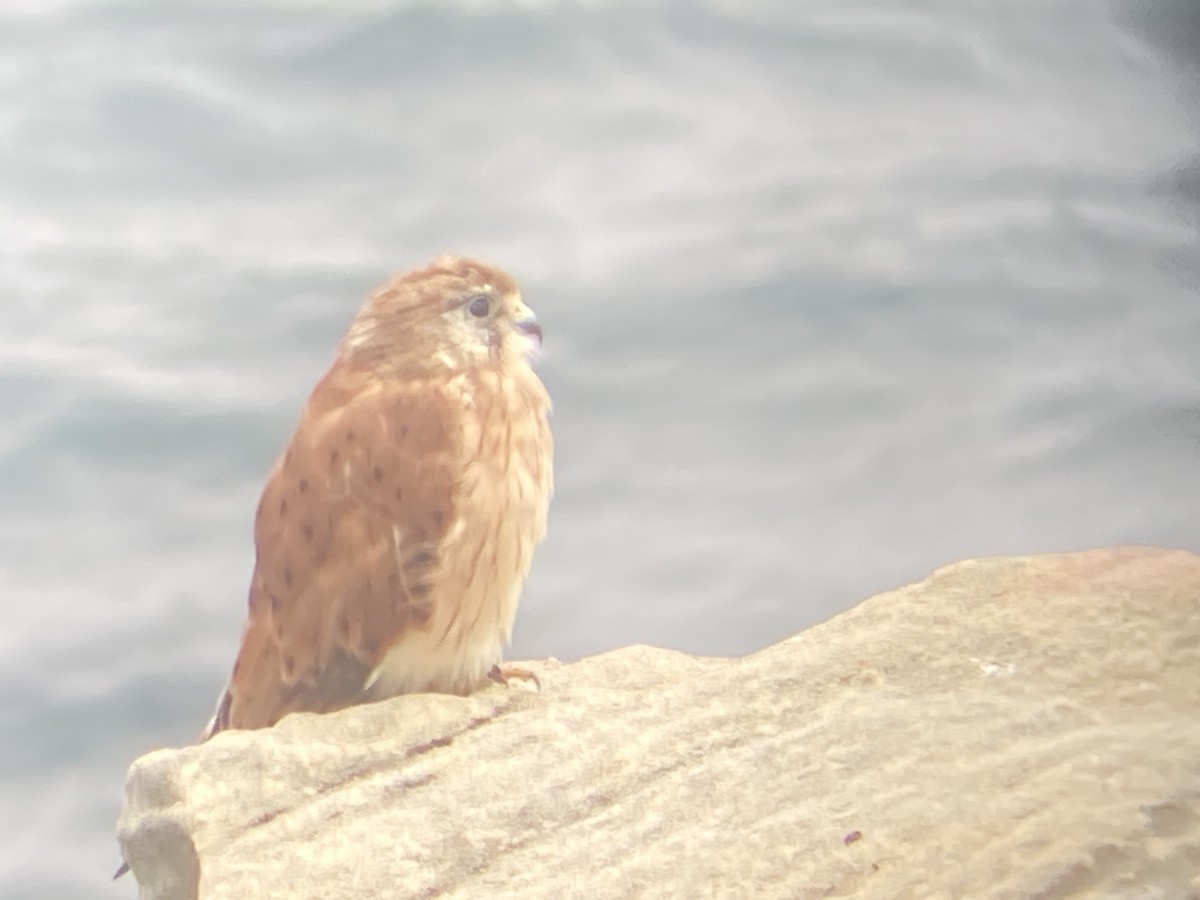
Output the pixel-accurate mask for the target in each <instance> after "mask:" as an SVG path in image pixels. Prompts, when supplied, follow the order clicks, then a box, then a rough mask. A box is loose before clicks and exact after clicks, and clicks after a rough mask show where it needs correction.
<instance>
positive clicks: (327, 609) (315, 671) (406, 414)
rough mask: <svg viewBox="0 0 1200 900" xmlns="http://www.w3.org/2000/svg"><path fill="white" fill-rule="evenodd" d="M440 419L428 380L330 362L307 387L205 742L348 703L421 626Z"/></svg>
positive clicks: (450, 443)
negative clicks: (236, 646) (345, 368)
mask: <svg viewBox="0 0 1200 900" xmlns="http://www.w3.org/2000/svg"><path fill="white" fill-rule="evenodd" d="M453 423H454V416H453V413H452V410H451V407H450V405H449V404H448V403H447V402H446V398H445V395H444V394H442V393H441V392H439V390H438V386H437V384H436V383H433V382H428V381H419V382H402V381H398V382H391V383H381V382H380V381H379V380H378V379H371V378H367V377H365V376H358V377H356V376H355V373H354V372H350V373H346V372H339V371H338V370H337V369H335V370H333V371H331V372H330V374H329V375H328V376H326V378H325V380H323V381H322V383H321V384H319V385H318V386H317V388H316V390H314V392H313V396H312V398H311V399H310V401H309V405H308V408H307V409H306V412H305V415H304V418H303V419H302V420H301V422H300V425H299V426H298V427H297V429H296V432H295V434H294V435H293V437H292V441H291V443H290V445H289V447H288V449H287V451H286V453H285V454H284V456H283V458H282V459H280V461H279V462H278V463H277V464H276V467H275V469H274V470H273V471H272V473H271V475H270V477H269V479H268V481H267V485H266V487H265V489H264V491H263V495H262V500H261V502H260V504H259V509H258V515H257V518H256V520H255V546H256V549H257V561H256V564H255V569H254V576H253V579H252V581H251V585H250V609H249V615H248V617H247V621H246V625H245V629H244V632H243V636H242V644H241V648H240V650H239V652H238V657H237V662H236V664H235V665H234V669H233V675H232V677H231V679H230V682H229V686H228V688H227V690H226V692H225V695H224V696H223V698H222V701H221V703H220V705H219V706H218V710H217V715H216V717H215V718H214V720H213V722H212V723H210V726H209V730H208V733H207V736H211V734H212V733H215V732H216V731H219V730H221V729H222V728H225V727H233V728H259V727H265V726H269V725H272V724H274V723H275V722H276V721H278V720H279V719H280V718H282V717H283V716H284V715H285V714H287V713H289V712H294V711H298V710H307V711H318V712H321V711H328V710H332V709H338V708H340V707H343V706H347V705H350V704H352V703H355V702H358V701H361V700H362V699H363V691H364V687H365V686H366V682H367V679H368V677H369V675H370V673H371V672H372V671H373V670H374V668H375V666H376V665H377V664H378V663H379V662H380V660H381V659H382V657H383V655H384V654H385V653H386V651H387V650H388V648H389V647H390V646H391V645H392V644H393V643H394V642H395V641H396V640H397V639H398V638H399V637H400V635H401V634H403V633H404V632H405V631H407V630H409V629H422V628H427V627H429V625H430V621H431V619H432V612H433V610H432V603H433V602H434V594H433V592H432V590H431V586H432V584H431V583H432V579H434V578H435V577H436V573H437V568H438V559H437V552H436V551H437V547H438V545H439V541H440V539H441V537H442V535H443V534H444V533H445V531H446V529H447V528H448V527H449V526H450V525H451V523H452V521H453V515H454V510H453V508H452V506H453V502H454V486H455V484H456V478H455V473H456V469H457V466H456V460H455V450H456V446H457V433H456V431H455V428H454V427H453Z"/></svg>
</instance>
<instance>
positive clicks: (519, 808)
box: [119, 548, 1200, 900]
mask: <svg viewBox="0 0 1200 900" xmlns="http://www.w3.org/2000/svg"><path fill="white" fill-rule="evenodd" d="M535 668H537V669H538V671H539V674H540V675H541V679H542V685H543V688H542V691H541V693H531V692H528V691H525V690H522V689H521V688H520V687H509V688H500V687H496V688H489V689H488V690H486V691H483V692H481V693H479V694H477V695H475V696H473V697H469V698H460V697H449V696H409V697H402V698H398V699H396V700H392V701H388V702H385V703H380V704H376V705H372V706H364V707H358V708H356V709H352V710H348V711H345V712H342V713H338V714H334V715H329V716H314V715H297V716H292V717H289V718H288V719H286V720H284V721H283V722H282V723H280V724H279V725H278V726H277V727H275V728H273V729H270V730H268V731H261V732H243V733H225V734H221V735H219V736H218V737H217V738H215V739H214V740H213V741H211V742H210V743H208V744H205V745H203V746H198V747H189V748H185V749H182V750H163V751H159V752H155V753H151V754H149V755H147V756H145V757H143V758H142V759H140V760H138V761H137V762H135V763H134V765H133V767H132V769H131V770H130V773H129V778H128V785H127V794H128V799H127V803H126V806H125V809H124V811H123V813H122V816H121V820H120V823H119V832H120V837H121V842H122V845H123V848H124V852H125V854H126V857H127V858H128V859H129V860H130V862H131V863H132V865H133V871H134V873H135V875H136V876H137V878H138V879H139V882H140V884H141V886H142V887H141V896H143V897H147V898H149V897H154V898H168V897H169V898H177V897H178V898H182V897H194V896H196V895H197V890H198V891H199V895H200V896H201V897H204V898H205V900H222V898H236V900H243V898H257V897H289V898H322V900H336V898H347V900H349V898H354V900H362V898H385V897H386V898H397V897H434V896H449V897H488V898H493V897H494V898H504V897H513V898H517V897H519V898H522V900H530V898H562V897H588V898H608V897H614V898H616V897H670V898H676V897H679V898H683V897H686V898H694V897H734V898H736V897H829V896H834V897H845V896H858V897H880V898H885V897H886V898H893V897H926V896H935V897H964V898H965V897H1068V896H1096V897H1163V898H1176V897H1189V896H1190V897H1196V896H1200V874H1198V873H1200V557H1196V556H1194V555H1192V554H1189V553H1185V552H1181V551H1165V550H1155V549H1146V548H1117V549H1108V550H1096V551H1090V552H1086V553H1075V554H1067V555H1056V556H1039V557H1030V558H1015V559H986V560H976V561H971V562H963V563H959V564H957V565H953V566H949V567H947V568H944V569H942V570H940V571H938V572H936V573H934V575H933V576H932V577H930V578H929V579H928V580H927V581H925V582H923V583H921V584H918V585H914V586H911V587H906V588H902V589H901V590H898V591H893V592H891V593H888V594H882V595H880V596H878V597H874V598H872V599H870V600H868V601H866V602H864V603H862V604H861V605H859V606H858V607H856V608H854V609H852V610H850V611H848V612H846V613H844V614H842V615H839V616H837V617H835V618H834V619H833V620H831V621H829V622H827V623H825V624H823V625H820V626H817V627H814V628H811V629H809V630H807V631H805V632H803V633H801V634H799V635H797V636H795V637H793V638H791V639H790V640H787V641H784V642H783V643H781V644H777V645H775V646H773V647H769V648H767V649H766V650H763V651H761V652H759V653H755V654H753V655H751V656H748V657H746V658H743V659H736V660H726V659H698V658H694V657H690V656H686V655H683V654H680V653H674V652H668V651H665V650H655V649H650V648H647V647H629V648H626V649H623V650H617V651H614V652H612V653H608V654H605V655H603V656H599V657H594V658H591V659H586V660H583V661H581V662H578V663H575V664H572V665H567V666H556V665H554V664H535Z"/></svg>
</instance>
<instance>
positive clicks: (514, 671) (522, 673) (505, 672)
mask: <svg viewBox="0 0 1200 900" xmlns="http://www.w3.org/2000/svg"><path fill="white" fill-rule="evenodd" d="M488 678H490V679H492V681H494V682H496V683H497V684H503V685H507V684H508V682H509V680H510V679H513V678H519V679H520V680H522V681H532V682H533V683H534V684H535V685H536V686H537V689H538V690H539V691H540V690H541V689H542V682H541V679H539V678H538V677H537V675H536V674H534V673H533V672H532V671H530V670H529V669H524V668H522V667H521V666H501V665H495V666H492V670H491V671H490V672H488Z"/></svg>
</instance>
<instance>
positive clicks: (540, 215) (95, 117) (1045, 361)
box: [0, 0, 1200, 900]
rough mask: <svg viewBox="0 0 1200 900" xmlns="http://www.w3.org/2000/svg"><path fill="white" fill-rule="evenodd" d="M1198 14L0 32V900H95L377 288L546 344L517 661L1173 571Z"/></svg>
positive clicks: (1196, 172) (194, 711)
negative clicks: (492, 315)
mask: <svg viewBox="0 0 1200 900" xmlns="http://www.w3.org/2000/svg"><path fill="white" fill-rule="evenodd" d="M1198 46H1200V14H1198V13H1197V7H1196V5H1194V4H1189V3H1187V2H1183V0H1178V2H1172V0H1159V2H1149V0H1147V2H1143V3H1132V2H1129V3H1111V2H1103V0H1037V2H1034V0H976V2H972V0H894V2H889V0H694V2H682V0H679V2H655V0H642V2H624V0H593V2H566V0H560V2H555V0H541V2H500V0H494V2H486V0H479V2H456V0H438V2H411V0H410V2H399V3H382V2H348V0H342V2H339V3H318V2H307V3H305V2H298V0H297V2H285V0H248V2H239V3H232V2H219V3H212V2H201V0H189V2H165V0H164V2H79V0H27V2H16V0H9V2H7V3H5V4H3V6H0V101H2V102H0V597H2V602H3V607H2V609H3V619H2V623H3V626H2V628H0V896H3V897H5V898H9V900H24V898H39V900H41V898H56V900H59V898H85V897H88V898H90V897H132V896H134V885H133V883H132V882H131V881H130V880H128V879H127V880H125V881H123V882H120V883H118V884H115V885H113V884H110V883H109V882H108V878H109V876H110V875H111V874H112V871H113V869H114V867H115V865H116V863H117V861H118V851H117V846H116V842H115V836H114V820H115V818H116V815H117V812H118V810H119V808H120V803H121V799H122V792H123V781H124V775H125V771H126V768H127V766H128V764H129V763H130V761H131V760H133V759H134V758H135V757H137V756H138V755H140V754H142V753H144V752H146V751H149V750H151V749H154V748H157V747H162V746H179V745H183V744H186V743H188V742H190V741H192V740H193V739H194V738H195V736H196V734H197V732H198V730H199V728H200V727H201V725H202V724H203V722H204V721H205V720H206V718H207V717H208V715H209V713H210V711H211V708H212V704H213V702H214V700H215V697H216V693H217V691H218V689H219V688H220V686H221V684H222V682H223V680H224V678H225V677H226V675H227V673H228V670H229V667H230V665H231V663H232V660H233V654H234V651H235V648H236V642H237V638H238V632H239V628H240V625H241V621H242V617H243V613H244V610H245V602H246V584H247V579H248V575H249V572H250V568H251V565H252V561H253V548H252V545H251V541H250V525H251V518H252V516H253V512H254V507H255V503H256V501H257V497H258V492H259V490H260V489H261V486H262V482H263V478H264V475H265V473H266V472H267V469H268V468H269V466H270V464H271V463H272V461H273V459H274V457H275V455H276V454H277V453H278V452H279V451H280V449H281V447H282V445H283V443H284V441H285V440H286V438H287V436H288V433H289V431H290V429H291V427H292V425H293V424H294V422H295V419H296V416H297V413H298V411H299V409H300V405H301V404H302V402H303V400H304V398H305V396H306V395H307V393H308V391H309V389H310V388H311V387H312V384H313V383H314V381H315V380H316V378H317V377H318V376H319V375H320V374H321V372H322V371H323V370H324V368H325V367H326V366H327V365H328V363H329V361H330V359H331V354H332V351H333V347H334V345H335V343H336V342H337V340H338V338H339V337H340V335H341V334H342V332H343V330H344V328H345V326H346V324H347V322H348V321H349V318H350V316H351V315H352V314H353V311H354V310H355V308H356V307H357V304H358V303H359V301H360V300H361V299H362V297H363V296H364V294H365V293H366V292H367V291H369V290H370V289H371V288H372V287H374V286H376V285H377V284H379V283H380V282H381V281H383V280H384V279H385V278H387V277H388V276H389V275H390V274H391V273H393V272H396V271H399V270H403V269H407V268H410V267H412V266H415V265H418V264H421V263H423V262H424V261H426V260H427V259H428V258H429V257H431V256H432V255H434V254H435V253H439V252H443V251H454V252H460V253H465V254H469V255H474V256H478V257H481V258H483V259H486V260H490V261H492V262H494V263H497V264H499V265H501V266H503V267H504V268H506V269H508V270H509V271H511V272H512V273H513V274H514V275H515V276H516V277H517V278H518V279H519V280H520V282H521V283H522V285H523V287H524V293H525V297H526V299H527V301H528V302H529V303H530V305H532V306H533V307H534V308H535V309H536V310H537V311H538V313H539V315H540V317H541V319H542V321H543V324H544V327H545V332H546V350H547V352H546V355H545V358H544V360H543V362H542V364H541V371H542V375H543V377H544V380H545V382H546V383H547V385H548V387H549V389H550V391H551V393H552V395H553V397H554V402H555V408H556V412H555V419H554V423H555V429H556V436H557V457H556V460H557V476H558V493H557V496H556V498H555V501H554V505H553V508H552V514H551V528H550V535H549V538H548V539H547V541H546V543H545V544H544V545H543V547H542V549H541V551H540V553H539V554H538V556H537V559H536V561H535V565H534V572H533V575H532V577H531V579H530V582H529V584H528V589H527V591H526V594H525V596H524V599H523V601H522V603H521V607H520V613H519V615H518V619H517V624H516V632H515V638H514V646H513V648H512V653H511V655H512V656H513V657H517V658H522V657H524V658H529V657H545V656H557V657H559V658H560V659H563V660H576V659H579V658H581V657H584V656H587V655H590V654H595V653H600V652H603V651H606V650H610V649H612V648H617V647H622V646H626V645H630V644H642V643H644V644H654V645H659V646H663V647H670V648H676V649H678V650H683V651H687V652H690V653H698V654H716V655H728V654H743V653H747V652H750V651H753V650H755V649H757V648H760V647H763V646H765V645H768V644H770V643H773V642H775V641H778V640H781V639H783V638H785V637H788V636H789V635H792V634H794V633H795V632H797V631H799V630H801V629H803V628H805V627H807V626H810V625H812V624H814V623H817V622H820V621H822V620H824V619H826V618H828V617H829V616H831V615H833V614H835V613H837V612H839V611H841V610H844V609H846V608H848V607H850V606H852V605H853V604H855V603H857V602H858V601H860V600H862V599H864V598H865V597H867V596H869V595H871V594H873V593H876V592H879V591H882V590H886V589H889V588H892V587H896V586H899V585H902V584H905V583H908V582H911V581H914V580H918V579H921V578H923V577H925V576H926V575H927V574H928V573H929V572H931V571H932V570H933V569H935V568H937V567H939V566H941V565H943V564H946V563H950V562H953V561H955V560H959V559H962V558H964V557H972V556H980V555H992V554H1024V553H1036V552H1044V551H1061V550H1072V549H1081V548H1087V547H1096V546H1102V545H1111V544H1121V543H1146V544H1156V545H1161V546H1168V547H1186V548H1190V549H1193V550H1195V549H1200V518H1198V517H1200V298H1198V297H1197V287H1198V285H1200V248H1198V244H1197V229H1198V227H1200V163H1198V161H1197V150H1198V148H1200V143H1198V140H1197V136H1198V134H1200V50H1198Z"/></svg>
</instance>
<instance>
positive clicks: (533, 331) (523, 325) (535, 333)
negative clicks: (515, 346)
mask: <svg viewBox="0 0 1200 900" xmlns="http://www.w3.org/2000/svg"><path fill="white" fill-rule="evenodd" d="M513 325H515V326H516V329H517V331H518V332H520V333H521V334H522V335H524V336H525V337H527V338H528V339H529V340H530V343H532V344H534V346H535V347H536V348H537V349H539V350H540V349H541V347H542V326H541V323H539V322H538V319H537V316H536V315H534V313H533V310H532V309H530V308H529V307H528V306H526V305H525V304H524V303H522V304H520V305H519V306H518V307H517V315H516V317H515V319H514V320H513Z"/></svg>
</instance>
